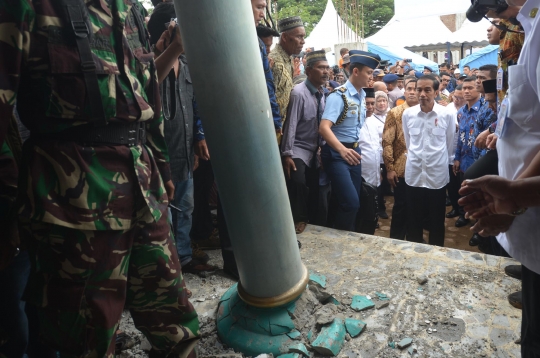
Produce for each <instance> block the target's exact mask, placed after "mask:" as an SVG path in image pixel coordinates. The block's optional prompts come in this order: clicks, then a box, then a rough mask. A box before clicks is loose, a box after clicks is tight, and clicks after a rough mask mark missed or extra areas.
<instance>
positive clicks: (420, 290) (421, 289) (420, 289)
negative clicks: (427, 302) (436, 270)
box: [416, 287, 424, 292]
mask: <svg viewBox="0 0 540 358" xmlns="http://www.w3.org/2000/svg"><path fill="white" fill-rule="evenodd" d="M416 291H418V292H422V291H424V289H423V288H422V287H418V288H417V289H416Z"/></svg>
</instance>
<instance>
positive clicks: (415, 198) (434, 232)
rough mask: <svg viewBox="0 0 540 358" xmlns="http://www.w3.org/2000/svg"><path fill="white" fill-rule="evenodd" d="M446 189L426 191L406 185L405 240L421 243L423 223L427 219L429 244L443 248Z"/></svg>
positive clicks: (425, 189)
mask: <svg viewBox="0 0 540 358" xmlns="http://www.w3.org/2000/svg"><path fill="white" fill-rule="evenodd" d="M445 213H446V188H445V187H443V188H440V189H428V188H417V187H414V186H410V185H407V217H408V219H409V222H408V225H407V240H409V241H413V242H423V229H424V222H425V221H426V219H428V220H427V221H428V223H429V224H428V225H429V244H430V245H435V246H444V218H445Z"/></svg>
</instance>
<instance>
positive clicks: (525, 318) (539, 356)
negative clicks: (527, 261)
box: [521, 266, 540, 358]
mask: <svg viewBox="0 0 540 358" xmlns="http://www.w3.org/2000/svg"><path fill="white" fill-rule="evenodd" d="M522 267H523V269H522V282H523V315H522V320H521V357H523V358H540V305H539V304H538V303H539V302H540V275H539V274H537V273H535V272H533V271H531V270H529V269H528V268H526V267H525V266H522Z"/></svg>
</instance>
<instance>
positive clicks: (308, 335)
mask: <svg viewBox="0 0 540 358" xmlns="http://www.w3.org/2000/svg"><path fill="white" fill-rule="evenodd" d="M312 338H313V331H312V330H311V329H310V330H309V332H308V334H307V339H308V341H309V342H310V343H311V342H312V340H311V339H312Z"/></svg>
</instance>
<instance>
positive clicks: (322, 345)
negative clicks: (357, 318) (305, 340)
mask: <svg viewBox="0 0 540 358" xmlns="http://www.w3.org/2000/svg"><path fill="white" fill-rule="evenodd" d="M344 342H345V325H344V324H343V321H342V320H341V319H339V318H336V319H334V321H333V322H332V324H331V325H329V326H326V327H323V328H322V330H321V333H319V336H317V339H315V341H314V342H313V343H312V344H311V346H312V347H313V349H314V350H316V351H317V353H319V354H322V355H325V356H330V355H331V356H337V355H338V353H339V351H340V350H341V347H343V343H344Z"/></svg>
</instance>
